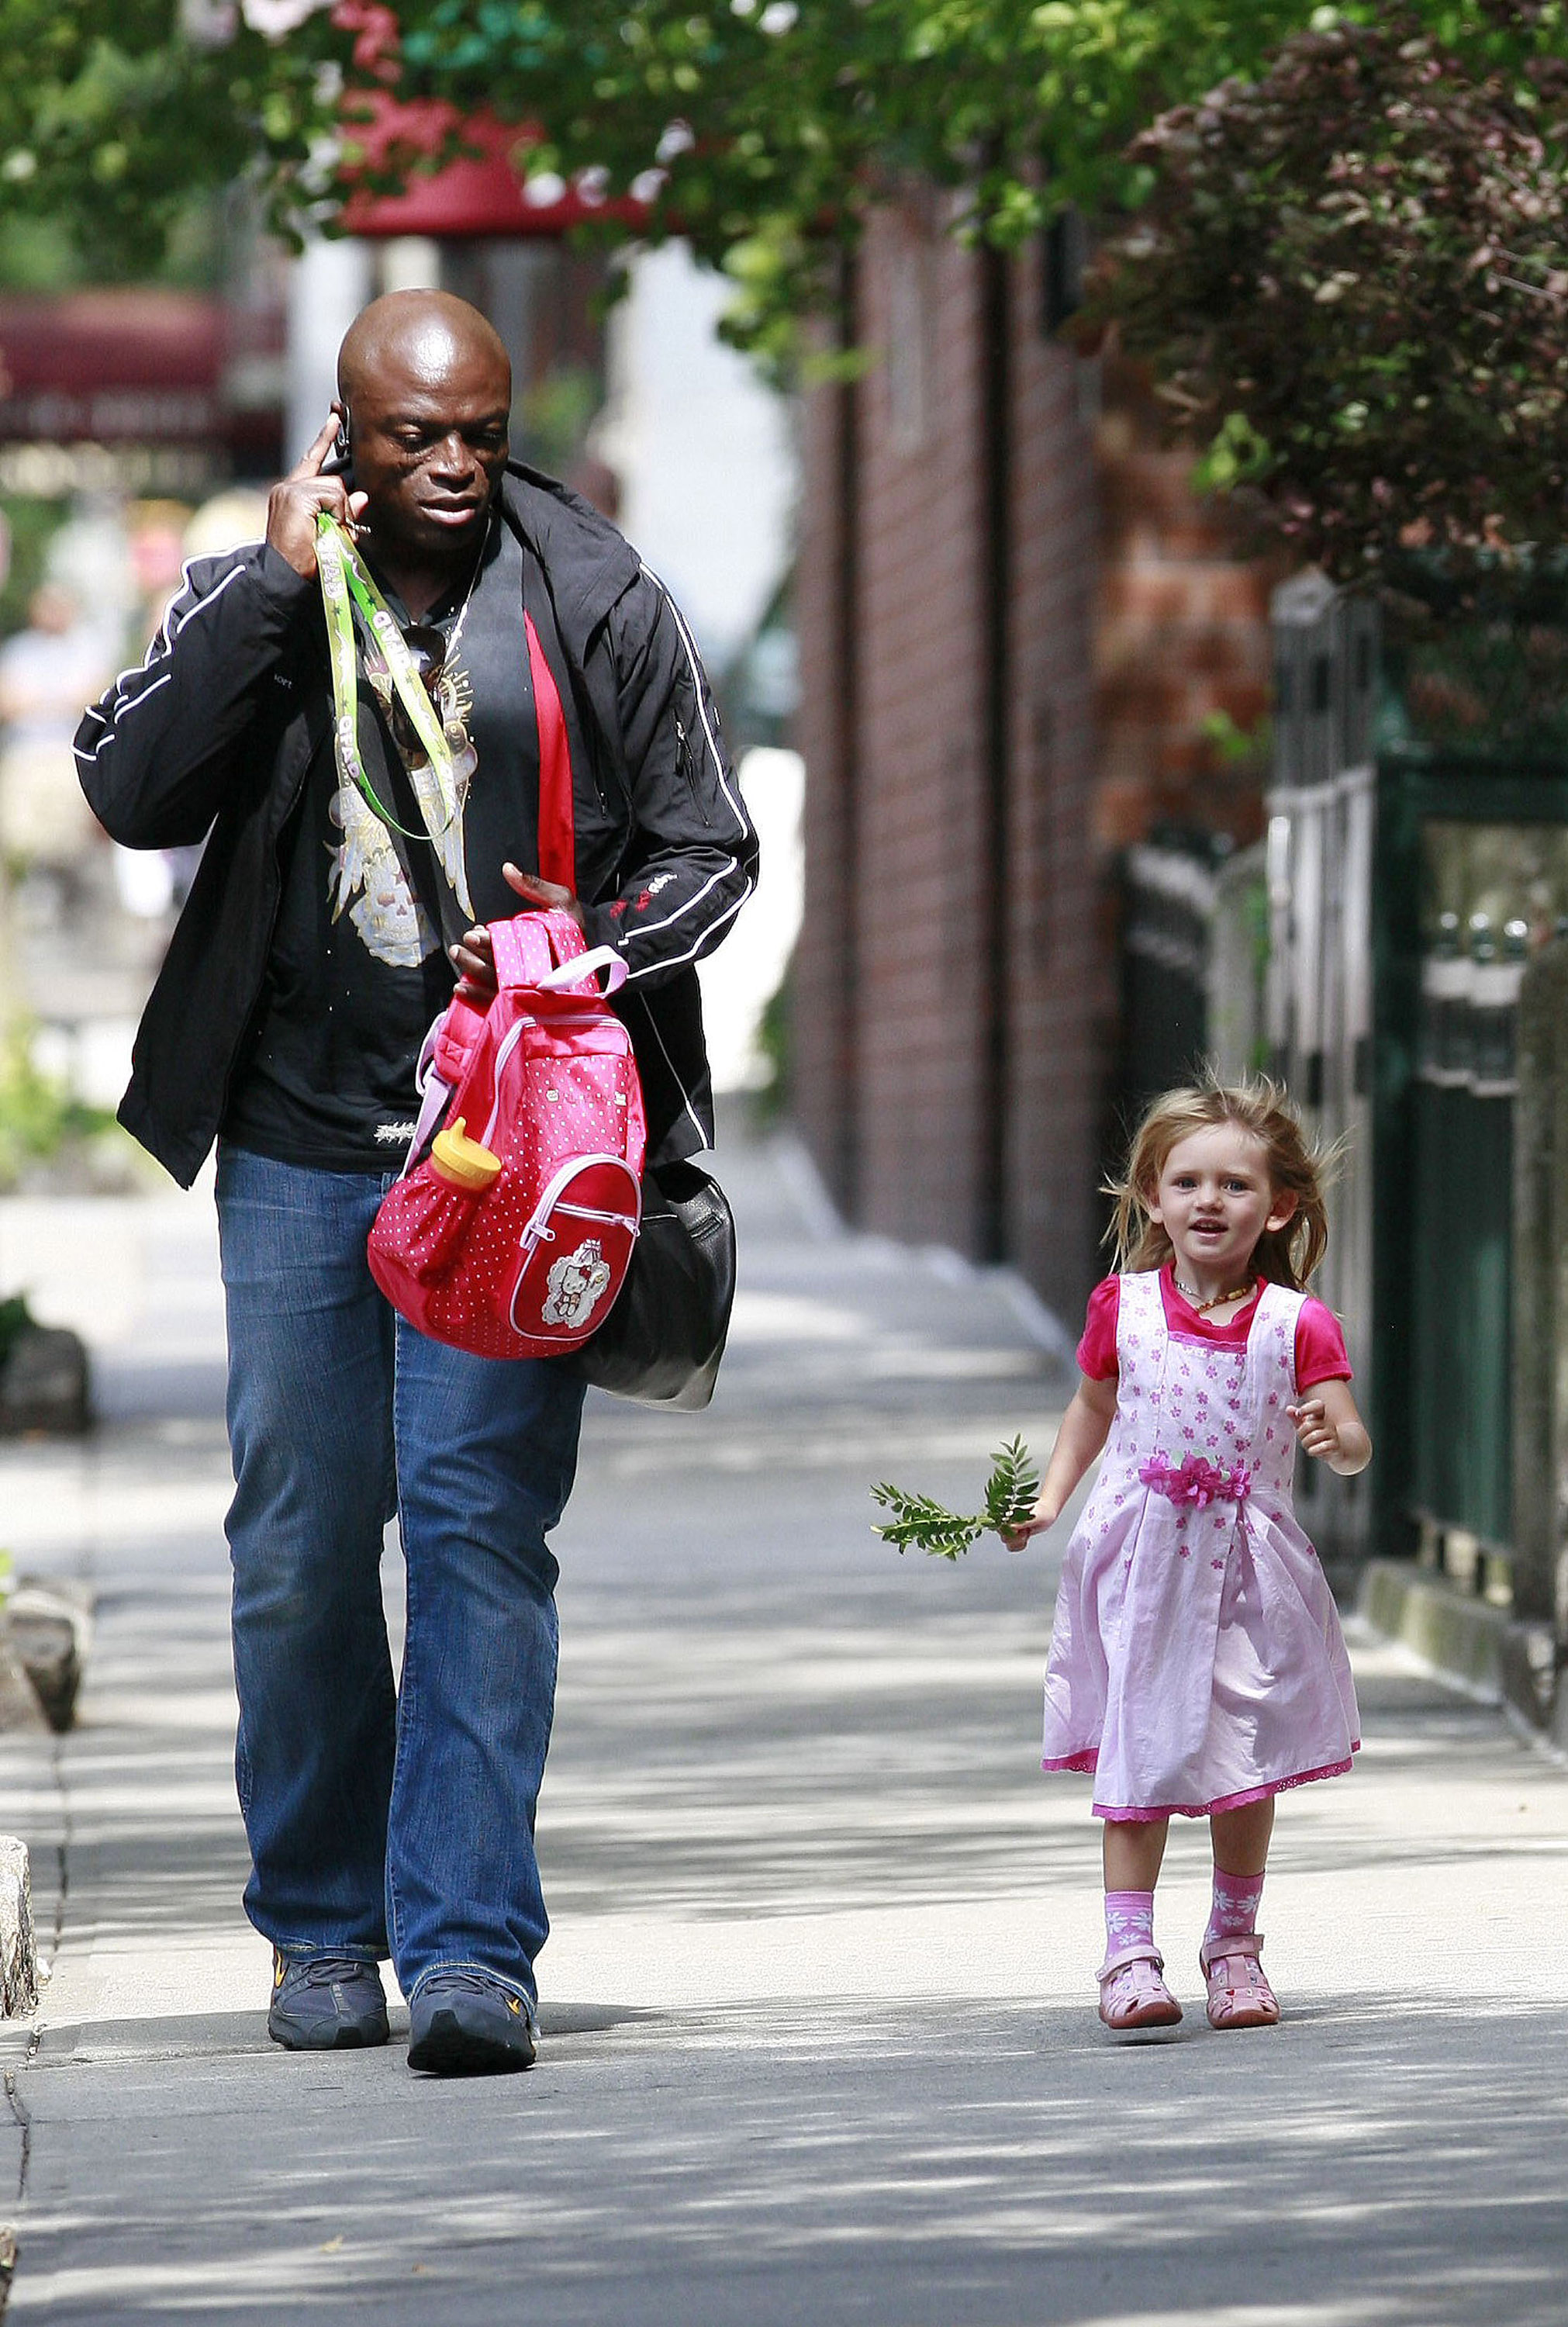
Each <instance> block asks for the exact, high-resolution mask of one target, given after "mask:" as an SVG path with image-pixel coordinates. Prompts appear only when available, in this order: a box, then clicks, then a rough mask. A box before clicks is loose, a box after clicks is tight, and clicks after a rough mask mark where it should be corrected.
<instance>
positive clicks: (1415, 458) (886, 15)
mask: <svg viewBox="0 0 1568 2327" xmlns="http://www.w3.org/2000/svg"><path fill="white" fill-rule="evenodd" d="M0 24H3V25H4V28H5V35H6V55H7V63H8V67H9V70H8V71H7V74H6V76H5V82H4V85H3V86H0V218H9V219H11V220H16V219H19V218H27V217H32V218H33V219H43V220H55V221H61V220H63V221H64V222H65V223H66V224H67V225H68V226H69V228H70V230H71V232H72V233H73V235H74V236H75V238H76V240H77V242H78V244H79V247H80V248H82V249H84V250H85V251H86V252H88V253H89V254H90V257H91V261H92V264H93V265H94V266H95V267H96V268H97V269H98V270H99V271H107V270H109V269H111V268H120V269H124V268H126V267H128V266H147V265H149V264H151V263H152V262H153V261H154V259H155V258H156V257H158V256H159V254H160V253H161V252H162V250H163V248H164V247H165V245H166V243H167V241H168V238H169V236H170V234H171V232H172V231H173V230H174V229H175V228H176V226H177V224H178V222H179V220H180V219H181V217H182V214H183V213H185V212H187V211H188V208H189V204H190V202H191V199H192V197H193V196H197V195H200V194H201V193H203V192H213V191H215V190H218V189H220V188H222V187H224V186H226V185H229V184H230V183H232V182H235V181H236V180H239V179H243V180H246V181H247V182H249V183H250V184H251V186H252V187H253V189H254V191H255V194H256V196H257V198H258V199H259V201H260V202H261V206H262V209H263V212H264V214H265V215H266V218H267V219H268V220H270V222H271V223H272V224H273V225H275V226H277V227H280V228H282V229H285V230H298V229H301V228H302V227H303V226H304V225H306V224H308V223H310V222H312V221H314V222H315V223H318V224H322V225H325V226H327V227H328V228H329V229H331V225H332V224H333V222H334V221H335V220H337V219H338V218H339V217H340V215H341V208H342V205H343V203H344V201H345V200H346V199H347V197H348V195H349V193H350V191H351V189H352V187H353V185H354V184H355V183H356V182H360V183H369V185H370V186H371V188H372V189H373V190H377V189H381V188H386V187H390V186H393V185H397V184H400V183H402V182H404V181H405V179H406V173H408V172H409V171H410V170H412V169H415V168H418V167H428V166H431V164H432V162H433V161H434V160H437V159H440V158H441V154H434V155H433V154H431V153H430V151H429V150H428V147H427V148H426V149H425V151H424V153H423V154H419V153H416V152H415V149H414V148H412V147H408V148H406V149H404V150H402V151H397V150H393V151H390V152H382V153H381V154H380V155H379V160H378V167H377V169H376V170H375V171H374V172H373V173H369V175H368V176H367V172H366V154H365V148H364V145H363V144H362V142H361V141H362V138H363V134H364V133H363V123H364V120H365V99H366V97H367V95H368V94H374V93H376V92H380V93H382V94H383V95H387V96H391V97H394V98H398V99H425V100H432V99H433V100H436V101H438V102H439V103H441V104H443V105H445V106H447V107H450V108H452V111H451V115H450V119H451V121H452V122H453V125H454V126H453V130H452V135H451V142H450V144H449V146H448V147H447V148H445V149H443V151H450V150H453V147H455V145H457V143H458V142H459V140H460V136H461V132H460V130H459V128H458V127H457V126H455V125H457V124H458V123H460V122H461V120H462V118H463V117H466V116H470V115H471V114H472V113H474V112H475V111H476V110H481V109H482V110H486V111H488V112H489V113H490V114H491V115H493V116H494V117H498V118H499V120H500V121H501V122H503V123H508V124H512V123H515V124H516V125H517V126H518V134H519V146H518V150H519V153H521V152H524V151H526V152H527V165H528V167H529V168H530V169H531V170H532V171H534V172H535V173H542V172H546V171H547V172H552V173H557V174H559V175H560V176H562V177H564V178H566V179H568V180H571V181H573V182H575V183H576V184H577V185H578V186H579V187H580V188H582V189H583V190H584V191H586V192H589V193H590V194H591V195H592V196H593V199H594V200H595V201H596V203H597V204H598V208H597V210H596V216H597V217H598V219H599V220H600V221H601V222H602V232H603V234H604V235H605V236H606V237H607V238H611V239H614V238H621V239H624V238H625V237H626V236H627V234H628V232H629V231H630V229H629V227H628V225H627V222H626V219H625V216H624V214H623V213H622V212H621V211H618V210H617V207H616V205H617V202H618V201H619V200H621V198H623V197H625V196H627V195H632V196H634V197H635V198H636V200H637V201H638V203H639V205H640V208H639V211H638V213H637V217H638V224H637V227H636V231H637V232H638V234H639V236H640V237H641V238H644V239H650V240H658V239H659V238H662V237H664V236H666V235H669V234H673V233H680V234H685V235H686V236H687V237H689V238H690V240H691V241H692V243H693V245H694V246H695V248H696V250H697V251H698V252H699V254H700V255H701V256H702V257H705V258H706V259H707V260H709V261H710V262H712V263H713V264H714V265H715V266H723V267H724V268H726V269H727V270H728V272H729V273H730V275H731V276H732V277H733V281H734V283H735V285H736V304H735V309H734V313H733V317H732V324H731V329H732V335H733V336H734V337H735V338H736V339H737V340H739V341H742V343H744V344H749V345H751V346H752V347H753V348H755V349H757V350H759V352H760V353H761V355H763V356H764V357H765V358H769V357H770V358H771V359H772V360H774V361H775V362H777V363H779V364H780V365H782V364H785V363H787V362H788V360H789V357H790V354H791V351H792V349H793V346H794V343H795V332H796V328H797V324H798V319H799V317H800V316H801V315H802V314H803V313H808V312H810V311H811V310H812V309H813V308H814V307H818V306H820V305H822V304H825V303H826V301H827V300H828V299H829V298H830V297H831V295H832V286H833V284H834V282H835V275H836V266H837V260H838V257H839V254H840V253H841V252H842V251H843V250H844V249H845V247H846V246H853V243H854V238H855V237H856V235H857V234H858V233H859V231H860V230H861V228H862V226H863V222H864V220H866V218H867V217H868V215H869V214H870V212H871V210H873V208H874V206H875V205H876V204H877V203H878V202H880V201H885V200H886V199H887V197H888V195H889V194H890V192H893V191H895V190H896V189H897V188H898V187H899V185H900V184H901V182H907V181H909V180H910V179H918V180H919V181H921V182H926V183H928V184H929V183H932V182H934V183H936V184H937V185H938V187H941V188H945V189H946V190H947V218H948V221H949V223H950V224H951V226H952V227H953V229H954V230H955V231H956V232H958V233H961V234H969V235H980V236H988V237H990V238H992V239H993V240H994V241H995V242H997V243H999V244H1001V245H1002V246H1003V247H1009V246H1016V245H1018V244H1020V243H1021V242H1022V240H1023V239H1024V238H1026V237H1027V236H1029V235H1030V234H1031V233H1033V232H1034V231H1035V230H1036V229H1038V228H1039V227H1040V226H1041V224H1042V223H1043V222H1044V221H1045V220H1047V219H1048V218H1049V217H1050V215H1051V214H1052V213H1053V212H1054V211H1055V210H1058V209H1059V207H1060V206H1061V205H1062V203H1063V202H1065V201H1076V202H1077V203H1078V204H1079V205H1080V207H1082V208H1083V209H1085V210H1087V211H1089V212H1091V213H1092V214H1094V215H1095V216H1096V217H1097V219H1099V220H1102V221H1106V220H1109V221H1112V222H1114V221H1115V220H1118V219H1122V220H1125V219H1129V218H1130V219H1131V220H1132V225H1131V228H1130V230H1128V231H1126V232H1125V233H1122V234H1121V235H1120V236H1119V238H1117V240H1116V242H1115V253H1114V256H1115V267H1114V271H1110V272H1107V274H1106V278H1105V287H1104V291H1103V299H1104V312H1105V313H1106V314H1107V315H1111V316H1114V317H1115V318H1116V319H1117V321H1118V322H1119V324H1120V327H1121V329H1122V331H1123V333H1124V335H1125V339H1126V340H1127V341H1128V342H1129V344H1130V345H1132V346H1133V347H1134V349H1136V350H1141V351H1142V352H1143V353H1144V354H1146V355H1147V356H1148V358H1149V359H1150V360H1151V362H1152V364H1153V367H1154V369H1155V370H1156V372H1157V373H1158V374H1159V375H1160V376H1162V378H1163V379H1164V381H1165V384H1166V386H1167V388H1168V389H1169V390H1170V392H1171V396H1172V398H1173V399H1174V401H1175V404H1176V406H1177V408H1179V409H1180V411H1181V413H1182V414H1183V415H1184V416H1185V417H1186V418H1187V420H1188V421H1189V423H1190V425H1191V426H1192V428H1193V429H1194V431H1195V435H1196V438H1197V441H1198V442H1199V444H1200V445H1201V446H1202V448H1203V449H1204V451H1205V454H1206V460H1207V474H1208V476H1209V480H1210V481H1212V482H1214V483H1216V484H1219V485H1233V486H1237V487H1241V488H1245V489H1247V490H1250V491H1253V492H1254V494H1255V496H1257V497H1259V498H1260V499H1261V500H1263V501H1264V502H1265V503H1266V505H1267V507H1268V509H1270V510H1271V511H1272V512H1273V514H1274V516H1275V517H1276V519H1278V520H1279V521H1280V522H1281V523H1283V525H1284V527H1285V528H1287V530H1288V531H1290V532H1291V534H1292V536H1293V538H1294V539H1295V541H1296V542H1297V543H1298V544H1299V546H1300V547H1302V549H1303V550H1305V551H1309V552H1311V553H1313V554H1316V555H1319V556H1322V557H1324V558H1325V559H1326V560H1327V562H1328V563H1329V564H1330V565H1331V566H1332V567H1333V569H1334V570H1335V571H1337V572H1340V573H1344V572H1348V571H1351V570H1360V569H1361V567H1362V566H1364V565H1365V564H1366V563H1367V554H1368V552H1369V553H1370V556H1371V558H1372V559H1373V560H1374V561H1376V559H1377V558H1378V557H1380V556H1383V555H1385V554H1386V551H1387V550H1388V549H1389V548H1390V547H1396V546H1397V545H1398V543H1399V540H1400V537H1401V535H1402V533H1403V534H1404V535H1405V538H1406V539H1408V538H1409V537H1410V536H1409V528H1410V526H1411V524H1412V522H1413V521H1414V523H1415V524H1416V527H1417V533H1418V535H1419V534H1420V532H1421V531H1422V530H1423V528H1424V531H1425V533H1426V535H1427V536H1428V537H1430V538H1431V539H1432V540H1433V542H1436V543H1446V544H1449V545H1451V546H1454V547H1461V548H1462V547H1470V546H1472V545H1473V544H1475V543H1477V542H1482V541H1486V540H1489V539H1491V540H1497V541H1502V540H1526V539H1528V540H1534V541H1545V540H1549V539H1554V538H1558V537H1559V533H1558V530H1557V528H1560V526H1561V524H1562V521H1563V520H1562V518H1561V515H1560V514H1559V515H1558V516H1557V517H1556V519H1555V524H1554V511H1560V509H1561V507H1562V505H1563V444H1564V442H1565V441H1568V435H1565V431H1564V427H1563V421H1564V417H1565V406H1564V394H1565V391H1568V369H1565V361H1564V335H1565V332H1568V320H1565V306H1568V266H1565V262H1564V258H1563V252H1564V248H1565V243H1568V237H1565V234H1564V227H1565V225H1568V214H1565V211H1564V197H1563V160H1564V130H1563V122H1564V117H1565V113H1568V99H1565V98H1564V96H1563V75H1564V72H1565V70H1568V67H1565V65H1564V57H1565V56H1568V0H1395V5H1378V0H1356V4H1355V5H1349V6H1347V7H1345V8H1343V9H1332V8H1321V7H1320V8H1315V9H1314V8H1311V7H1308V6H1305V5H1301V0H1230V5H1222V0H401V5H399V6H398V7H397V9H396V11H394V10H392V9H390V8H387V7H382V6H377V5H374V4H373V0H336V5H319V0H113V5H111V0H0ZM1156 117H1158V119H1157V118H1156ZM1151 123H1153V124H1154V125H1155V126H1153V127H1150V126H1149V125H1150V124H1151ZM1413 511H1414V519H1413Z"/></svg>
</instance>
